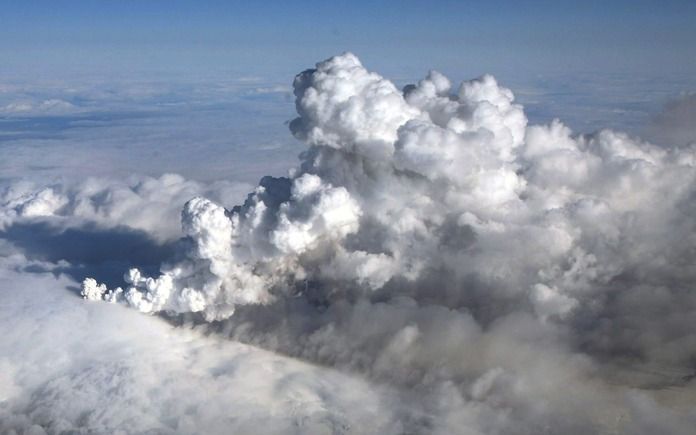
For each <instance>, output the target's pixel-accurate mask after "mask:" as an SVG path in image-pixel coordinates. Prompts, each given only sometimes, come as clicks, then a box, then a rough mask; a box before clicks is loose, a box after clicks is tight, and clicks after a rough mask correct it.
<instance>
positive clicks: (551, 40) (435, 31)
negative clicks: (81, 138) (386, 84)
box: [0, 0, 696, 78]
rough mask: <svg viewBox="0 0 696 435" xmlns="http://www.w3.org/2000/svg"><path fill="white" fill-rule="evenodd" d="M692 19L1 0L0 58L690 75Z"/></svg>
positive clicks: (440, 5)
mask: <svg viewBox="0 0 696 435" xmlns="http://www.w3.org/2000/svg"><path fill="white" fill-rule="evenodd" d="M694 22H696V3H694V2H693V1H676V0H663V1H657V0H636V1H623V0H617V1H596V0H589V1H582V2H578V1H566V0H560V1H546V0H541V1H502V0H501V1H487V2H482V1H476V2H474V1H431V2H426V1H351V2H346V1H331V2H321V1H300V2H291V1H265V2H235V1H197V2H194V1H145V2H143V1H120V2H95V1H92V2H87V1H45V2H44V1H22V2H15V1H4V2H3V5H2V12H1V13H0V50H1V53H2V57H3V64H4V65H5V67H4V68H6V69H8V68H9V69H11V68H16V69H21V70H27V69H28V70H30V71H33V72H35V73H36V70H38V69H43V70H44V71H43V72H44V73H48V71H45V70H46V69H50V70H51V71H50V73H53V74H56V73H61V72H66V73H69V74H74V73H76V72H79V73H99V72H114V71H117V72H119V73H122V74H125V73H129V72H134V71H138V72H139V71H157V72H161V71H162V70H166V71H168V72H177V73H178V72H180V73H184V74H206V73H214V72H227V71H235V72H241V71H248V72H250V73H252V74H257V75H271V76H273V77H274V78H278V77H286V76H287V74H288V72H291V73H294V72H296V71H297V69H298V68H302V67H305V66H306V65H307V64H308V63H310V62H314V61H316V60H317V59H320V58H325V57H327V56H329V55H331V54H334V53H337V52H342V51H345V50H351V51H355V52H357V53H358V54H359V55H360V56H361V58H363V59H364V60H365V61H366V62H369V63H371V64H373V65H374V67H375V68H376V69H379V70H380V71H383V72H384V73H385V74H398V73H405V74H412V73H413V72H415V71H416V70H418V71H420V70H423V69H427V68H430V67H436V68H439V69H441V70H444V71H445V72H451V71H457V72H464V73H469V71H470V72H471V73H472V74H473V73H477V72H479V71H480V70H486V71H490V72H494V73H498V74H500V73H510V72H512V71H522V72H529V71H531V72H535V71H540V70H542V71H546V72H548V71H560V72H564V71H576V70H582V71H595V70H612V71H624V72H628V71H633V72H639V71H640V72H643V71H651V72H656V71H657V72H660V71H661V72H665V73H691V72H694V71H696V47H695V45H696V44H694V43H693V42H694V41H695V40H696V26H694V24H693V23H694ZM39 67H43V68H39ZM463 70H466V71H463Z"/></svg>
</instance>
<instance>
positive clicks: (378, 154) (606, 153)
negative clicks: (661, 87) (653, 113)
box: [0, 53, 696, 434]
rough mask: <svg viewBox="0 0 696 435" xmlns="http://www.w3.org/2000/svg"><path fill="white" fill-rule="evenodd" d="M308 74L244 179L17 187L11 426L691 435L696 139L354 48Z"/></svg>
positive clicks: (3, 380)
mask: <svg viewBox="0 0 696 435" xmlns="http://www.w3.org/2000/svg"><path fill="white" fill-rule="evenodd" d="M293 90H294V97H295V106H296V110H297V115H298V116H297V117H296V118H295V119H294V120H292V121H291V122H290V123H289V128H290V131H291V133H292V135H294V137H295V138H297V139H299V140H301V141H302V142H303V143H304V144H305V146H306V150H305V152H304V153H303V154H302V155H301V157H300V163H299V165H297V167H296V168H295V169H293V170H291V171H290V174H289V176H287V177H271V176H268V177H264V178H263V179H262V180H261V182H260V183H259V185H258V186H257V187H255V188H253V189H251V190H250V193H248V195H247V196H246V199H244V195H243V193H242V191H249V189H248V186H246V185H239V184H235V183H231V182H228V183H222V182H218V183H212V184H204V183H197V182H193V181H189V180H186V179H184V178H183V177H180V176H176V175H166V176H162V177H159V178H151V177H144V178H139V179H134V180H133V181H130V182H124V181H115V180H112V181H103V180H100V181H97V180H87V181H83V182H79V183H72V184H69V183H57V184H55V185H51V186H45V187H37V186H34V185H30V184H26V183H14V184H12V185H10V186H9V187H8V188H7V189H6V191H5V192H4V193H3V196H2V197H0V204H2V208H1V209H0V228H2V234H3V238H4V239H6V240H7V243H6V245H0V247H1V248H2V249H3V250H4V251H6V252H8V255H7V257H6V258H5V257H3V258H4V260H3V261H4V263H2V269H1V270H2V271H3V272H2V273H3V275H2V277H3V279H4V280H5V282H7V283H9V284H8V285H9V287H8V288H11V289H12V291H7V292H6V293H7V296H6V298H7V300H8V303H9V304H10V305H11V307H12V310H13V311H14V312H19V313H21V314H19V318H20V319H21V320H22V322H23V323H21V325H20V327H18V328H14V329H12V331H13V332H11V333H9V334H6V335H4V336H3V338H2V341H1V342H0V345H1V346H2V349H6V350H8V353H7V355H10V356H8V357H6V358H4V359H0V368H3V370H2V371H3V372H4V373H11V375H9V376H8V375H5V376H4V377H0V388H2V400H4V401H3V402H2V408H0V411H2V412H3V413H4V414H0V417H4V418H2V419H0V421H2V422H3V423H0V424H2V425H4V426H0V427H3V429H4V428H7V429H8V430H10V429H12V430H18V431H22V430H29V429H31V430H35V431H40V430H46V431H48V432H60V431H62V430H77V429H76V428H86V429H88V430H94V431H113V430H115V429H117V428H120V429H123V430H126V431H128V432H142V431H147V430H151V431H156V432H172V433H183V432H191V431H198V432H209V433H225V431H227V432H229V431H233V432H235V433H249V432H252V431H254V430H257V429H258V427H257V425H258V424H259V422H264V424H267V425H268V431H269V432H273V433H287V432H297V433H322V432H326V433H442V434H447V433H467V434H489V433H504V434H508V433H509V434H520V433H522V434H525V433H528V434H534V433H539V432H543V431H544V430H550V431H552V432H554V433H555V432H558V433H578V434H584V433H617V432H618V433H636V434H639V433H646V434H647V433H654V432H655V431H659V432H663V433H684V434H687V433H689V431H690V430H691V428H692V427H693V424H694V423H696V414H694V413H693V407H692V406H691V405H693V403H694V398H695V397H696V392H695V391H696V390H695V387H694V381H693V378H694V376H693V375H694V370H695V368H694V366H693V358H694V354H693V349H694V348H695V346H696V335H695V334H694V326H695V325H696V317H695V316H696V295H694V293H693V291H692V290H693V282H694V279H696V270H694V267H693V264H694V261H696V257H695V253H694V250H693V246H694V243H695V242H696V232H695V229H694V226H693V221H694V215H695V214H696V205H694V204H696V202H695V201H694V200H693V199H694V197H695V196H696V190H695V189H696V183H695V181H696V179H695V178H696V171H695V170H694V166H695V165H696V149H694V147H693V146H689V145H688V144H687V145H685V144H684V143H676V142H675V143H669V141H668V140H667V139H665V141H663V142H664V143H659V146H658V145H653V144H651V143H649V142H646V141H644V140H642V139H639V138H637V137H633V136H630V135H628V134H625V133H621V132H616V131H612V130H601V131H598V132H596V133H593V134H589V135H577V134H573V132H572V131H571V129H570V128H568V127H567V126H566V125H564V124H563V123H562V122H561V121H558V120H554V121H553V122H550V123H548V124H543V125H532V124H530V123H529V121H528V118H527V115H526V114H525V111H524V108H523V107H522V105H520V104H518V103H517V102H516V100H515V96H514V95H513V92H512V91H511V90H510V89H508V88H506V87H504V86H503V85H501V84H500V83H499V82H498V81H497V80H496V79H495V78H494V77H493V76H491V75H484V76H482V77H479V78H476V79H473V80H469V81H465V82H463V83H461V84H460V85H459V86H454V85H453V84H452V82H451V81H450V80H449V79H448V78H447V77H445V76H444V75H443V74H441V73H438V72H436V71H431V72H430V73H429V74H428V75H427V76H426V77H425V78H424V79H422V80H420V81H418V82H417V83H416V84H413V85H408V86H406V87H404V88H403V89H399V88H398V87H397V86H395V85H394V84H393V83H392V82H391V81H390V80H388V79H386V78H384V77H382V76H381V75H379V74H377V73H375V72H371V71H369V70H368V69H366V68H365V67H364V66H363V64H362V63H361V61H360V60H359V59H358V58H357V57H356V56H355V55H353V54H351V53H346V54H343V55H340V56H335V57H332V58H330V59H327V60H325V61H322V62H320V63H318V64H316V66H315V68H312V69H308V70H305V71H303V72H302V73H300V74H298V75H297V76H296V77H295V80H294V84H293ZM259 93H263V91H259ZM679 104H685V105H687V106H688V99H687V100H686V102H684V103H678V104H677V105H676V106H669V107H668V110H667V111H666V112H665V114H664V115H663V117H665V118H670V119H672V118H674V117H675V116H676V118H679V116H680V115H679V114H681V113H682V111H683V110H682V109H681V106H680V105H679ZM675 107H676V109H675ZM687 109H688V107H687ZM675 111H676V112H678V114H677V115H674V113H672V112H675ZM687 111H688V110H687ZM658 119H659V118H658ZM662 124H665V122H663V123H662ZM681 135H682V133H680V137H682V136H681ZM663 137H668V136H663ZM235 204H237V205H235ZM182 205H183V208H182ZM182 236H183V238H181V239H180V237H182ZM37 238H42V239H41V240H43V242H42V243H38V244H37V243H35V242H32V241H35V240H36V239H37ZM68 243H72V244H74V245H75V246H73V248H72V249H68V247H66V249H65V250H64V252H65V253H64V254H63V256H61V251H60V246H61V245H62V246H65V245H67V244H68ZM81 243H82V244H83V245H80V244H81ZM85 243H87V244H88V245H87V246H85V245H84V244H85ZM80 246H82V247H83V248H84V249H82V250H81V249H80ZM85 252H91V253H92V256H93V255H94V253H98V254H99V255H100V256H101V260H100V261H92V262H90V261H89V259H88V258H85V257H86V254H85ZM77 263H79V267H78V264H77ZM28 271H33V272H34V273H33V274H31V275H29V274H27V273H26V272H28ZM76 281H81V282H82V285H81V287H78V285H77V284H76ZM61 287H67V288H69V289H70V290H72V293H70V292H63V293H60V292H55V291H52V290H51V289H52V288H61ZM78 293H79V294H81V295H82V296H83V297H84V298H85V299H86V300H84V301H83V300H80V299H78V298H77V297H75V296H76V295H77V294H78ZM105 302H112V303H105ZM37 303H38V305H36V306H35V304H37ZM143 313H144V314H143ZM145 314H151V315H154V316H147V315H145ZM13 319H14V317H13V316H7V317H6V318H4V319H2V320H1V321H2V322H4V323H5V324H7V325H8V330H10V329H9V325H10V322H12V321H13ZM33 324H37V325H40V328H39V329H38V332H36V333H35V336H34V338H30V336H31V333H30V332H27V331H33V330H34V329H29V328H30V327H29V326H28V325H33ZM29 340H34V341H35V343H34V344H28V341H29ZM56 340H58V341H61V342H62V345H61V346H62V347H61V348H60V349H58V350H59V351H60V355H62V356H60V357H56V358H55V359H56V361H57V363H56V365H55V367H54V368H52V369H51V370H40V369H37V367H41V365H40V364H39V363H40V362H41V361H42V360H44V359H46V358H48V355H54V352H55V351H56V349H55V345H52V344H51V343H52V342H54V341H56ZM240 342H242V343H245V344H240ZM37 343H38V344H41V346H37V345H36V344H37ZM80 343H86V345H80ZM69 348H70V349H76V350H75V352H73V353H70V352H68V351H67V350H66V349H69ZM10 351H12V352H10ZM28 362H31V363H33V364H28ZM78 387H79V388H78ZM75 403H86V405H75ZM95 403H96V405H94V404H95ZM269 416H270V417H269ZM367 421H369V422H370V424H369V425H366V422H367ZM5 422H7V423H5Z"/></svg>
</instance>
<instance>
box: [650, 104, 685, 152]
mask: <svg viewBox="0 0 696 435" xmlns="http://www.w3.org/2000/svg"><path fill="white" fill-rule="evenodd" d="M694 125H696V94H685V95H683V96H681V97H680V98H676V99H674V100H672V101H670V102H668V103H667V104H666V105H665V107H664V109H663V111H662V112H661V113H659V114H658V115H657V116H655V117H654V118H653V119H652V122H651V123H650V125H649V126H648V128H647V132H646V133H647V136H648V137H650V138H651V139H653V140H655V141H657V142H658V143H661V144H665V145H676V146H693V145H694V144H696V127H694Z"/></svg>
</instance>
